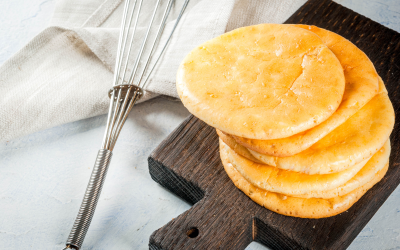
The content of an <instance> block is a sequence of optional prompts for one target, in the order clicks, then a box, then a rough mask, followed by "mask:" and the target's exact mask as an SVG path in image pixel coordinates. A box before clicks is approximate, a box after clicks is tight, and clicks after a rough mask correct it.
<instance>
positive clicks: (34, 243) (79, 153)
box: [0, 0, 400, 250]
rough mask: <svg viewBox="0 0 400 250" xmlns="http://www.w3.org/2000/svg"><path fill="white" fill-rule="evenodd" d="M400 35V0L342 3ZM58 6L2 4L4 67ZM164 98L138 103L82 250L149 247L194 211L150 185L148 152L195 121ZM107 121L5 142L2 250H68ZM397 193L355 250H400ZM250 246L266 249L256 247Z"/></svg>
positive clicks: (0, 179)
mask: <svg viewBox="0 0 400 250" xmlns="http://www.w3.org/2000/svg"><path fill="white" fill-rule="evenodd" d="M337 2H339V3H341V4H342V5H344V6H346V7H349V8H351V9H353V10H355V11H357V12H359V13H361V14H363V15H365V16H367V17H369V18H371V19H373V20H375V21H377V22H380V23H381V24H383V25H385V26H388V27H390V28H392V29H394V30H397V31H399V32H400V1H398V0H387V1H384V0H380V1H378V0H368V1H363V0H338V1H337ZM54 5H55V0H13V1H0V64H1V63H3V62H4V61H5V60H7V59H8V58H9V57H11V56H12V55H13V54H14V53H15V52H16V51H17V50H18V49H20V48H21V47H22V46H23V45H24V44H25V43H27V42H28V41H29V40H30V39H31V38H32V37H33V36H34V35H35V34H37V33H38V32H40V31H41V30H42V29H43V28H45V27H46V25H47V23H48V22H49V21H50V19H51V15H52V11H53V9H54ZM188 114H189V113H188V111H187V110H186V109H185V108H184V107H183V106H182V104H181V103H179V102H172V101H168V100H165V99H163V98H157V99H154V100H152V101H149V102H146V103H143V104H140V105H137V106H136V107H135V108H134V110H133V111H132V113H131V114H130V116H129V118H128V121H127V123H126V125H125V127H124V129H123V132H122V134H121V136H120V138H119V139H118V143H117V146H116V148H115V153H114V156H113V160H112V163H111V166H110V170H109V173H108V176H107V181H106V183H105V186H104V189H103V193H102V196H101V198H100V202H99V205H98V208H97V211H96V214H95V216H94V219H93V223H92V225H91V227H90V231H89V233H88V235H87V237H86V240H85V243H84V246H83V249H118V250H119V249H121V250H123V249H147V248H148V247H147V244H148V239H149V236H150V234H151V233H152V232H153V231H154V230H156V229H157V228H159V227H161V226H162V225H164V224H165V223H167V222H168V221H169V220H171V219H172V218H174V217H176V216H178V215H179V214H180V213H182V212H184V211H185V210H187V209H189V208H190V205H189V204H187V203H185V202H184V201H182V200H181V199H180V198H178V197H176V196H175V195H173V194H171V193H170V192H169V191H167V190H165V189H163V188H161V187H160V186H159V185H158V184H156V183H155V182H154V181H152V180H151V178H150V176H149V173H148V168H147V160H146V159H147V156H148V155H149V154H150V152H151V151H152V150H153V149H154V148H155V147H156V146H157V145H158V144H159V143H160V142H161V141H162V140H163V139H164V138H165V137H166V136H167V135H168V134H169V133H170V132H171V131H172V130H173V129H174V128H175V127H176V126H177V125H178V124H179V123H180V122H181V121H182V120H183V119H184V118H185V117H186V116H187V115H188ZM105 120H106V116H99V117H94V118H90V119H86V120H82V121H78V122H74V123H69V124H65V125H63V126H59V127H55V128H52V129H48V130H45V131H41V132H37V133H35V134H32V135H29V136H26V137H23V138H19V139H15V140H13V141H9V142H7V143H3V144H0V249H38V248H39V249H61V248H62V247H63V246H64V243H65V240H66V238H67V236H68V234H69V231H70V229H71V226H72V223H73V221H74V219H75V216H76V213H77V211H78V208H79V206H80V202H81V199H82V196H83V193H84V190H85V188H86V184H87V181H88V179H89V176H90V173H91V168H92V165H93V163H94V159H95V157H96V154H97V150H98V149H99V146H100V143H101V139H102V136H103V132H104V128H105V126H104V124H105ZM399 225H400V189H399V188H398V189H397V190H396V191H395V192H394V193H393V194H392V195H391V196H390V198H389V199H388V200H387V201H386V203H385V204H384V205H383V206H382V207H381V209H380V210H379V211H378V212H377V214H376V215H375V216H374V217H373V219H372V220H371V221H370V222H369V223H368V224H367V226H366V227H365V228H364V229H363V231H362V232H361V233H360V234H359V235H358V237H357V238H356V239H355V241H354V242H353V243H352V245H351V246H350V248H349V249H352V250H356V249H366V250H368V249H387V250H389V249H400V226H399ZM247 249H265V247H263V246H261V245H259V244H257V243H252V244H251V245H250V246H249V247H248V248H247Z"/></svg>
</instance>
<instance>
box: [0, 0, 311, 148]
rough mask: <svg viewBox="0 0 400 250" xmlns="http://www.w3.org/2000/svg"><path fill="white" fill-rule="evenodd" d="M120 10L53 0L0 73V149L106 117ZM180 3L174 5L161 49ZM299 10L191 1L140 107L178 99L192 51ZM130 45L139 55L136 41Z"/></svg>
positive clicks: (106, 1) (268, 3)
mask: <svg viewBox="0 0 400 250" xmlns="http://www.w3.org/2000/svg"><path fill="white" fill-rule="evenodd" d="M122 2H123V1H122V0H58V2H57V4H56V9H55V12H54V16H53V19H52V23H51V26H50V27H49V28H47V29H45V30H44V31H42V32H41V33H40V34H38V35H37V36H36V37H35V38H34V39H32V40H31V41H30V42H29V43H28V44H27V45H26V46H25V47H24V48H22V49H21V50H20V51H19V52H18V53H16V54H15V55H14V56H13V57H12V58H10V59H9V60H8V61H6V62H5V63H4V64H3V65H2V66H1V67H0V106H1V109H0V141H7V140H10V139H13V138H15V137H19V136H23V135H26V134H29V133H32V132H35V131H38V130H41V129H45V128H49V127H53V126H57V125H60V124H63V123H67V122H72V121H76V120H79V119H84V118H88V117H92V116H97V115H101V114H105V113H106V112H107V108H108V103H109V100H108V97H107V92H108V90H109V89H110V88H111V86H112V77H113V69H114V63H115V57H116V51H117V43H118V35H119V27H120V23H121V17H122V11H123V4H121V3H122ZM163 2H166V1H163ZM183 2H184V0H176V2H175V5H174V7H173V9H172V11H171V15H170V19H169V20H168V23H167V25H166V28H165V31H164V34H163V36H162V37H161V41H160V43H159V44H160V45H162V44H163V42H164V41H165V40H166V36H167V34H168V33H169V31H170V30H171V29H172V27H173V25H174V19H175V18H176V16H177V15H178V13H179V10H180V8H181V6H182V4H183ZM304 3H305V0H286V1H282V0H263V1H258V0H218V1H215V0H191V1H190V4H189V6H188V8H187V9H186V11H185V14H184V16H183V17H182V19H181V21H180V23H179V25H178V27H177V29H176V31H175V33H174V36H173V38H172V40H171V41H170V43H169V46H168V48H167V49H166V51H165V52H164V55H163V57H162V59H161V60H160V62H159V64H158V65H157V67H156V69H155V70H154V72H153V73H152V75H151V77H150V79H149V82H148V84H147V86H146V89H145V90H146V93H145V95H144V97H143V98H142V99H141V101H145V100H148V99H150V98H152V97H155V96H157V95H160V94H161V95H168V96H172V97H178V95H177V93H176V89H175V73H176V71H177V69H178V66H179V63H180V62H181V60H182V59H183V58H184V57H185V55H186V54H187V53H188V52H189V51H190V50H192V49H193V48H194V47H196V46H197V45H199V44H201V43H203V42H205V41H207V40H209V39H211V38H213V37H215V36H218V35H220V34H223V33H224V32H226V31H230V30H232V29H235V28H238V27H241V26H247V25H252V24H258V23H282V22H284V21H285V20H286V19H287V18H288V17H290V15H292V14H293V13H294V12H295V11H296V10H297V9H298V8H299V7H300V6H301V5H302V4H304ZM163 4H165V3H163ZM153 8H154V1H144V3H143V7H142V11H143V13H145V14H146V16H149V15H150V13H151V10H152V9H153ZM146 19H148V18H143V19H142V20H141V21H140V22H139V23H138V34H139V35H140V34H143V32H144V31H145V28H146V27H147V25H146ZM133 44H134V46H133V47H134V48H137V47H138V44H139V42H138V40H135V41H134V43H133ZM160 48H161V46H159V48H158V51H156V54H158V52H159V50H160Z"/></svg>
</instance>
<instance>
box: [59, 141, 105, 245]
mask: <svg viewBox="0 0 400 250" xmlns="http://www.w3.org/2000/svg"><path fill="white" fill-rule="evenodd" d="M111 156H112V152H111V151H110V150H108V149H100V150H99V152H98V154H97V158H96V162H95V164H94V168H93V171H92V175H91V176H90V180H89V184H88V186H87V188H86V193H85V196H84V197H83V201H82V204H81V207H80V209H79V213H78V216H77V217H76V219H75V222H74V225H73V227H72V230H71V232H70V234H69V237H68V240H67V247H66V248H65V249H80V248H81V246H82V243H83V240H84V239H85V236H86V233H87V231H88V229H89V226H90V222H91V221H92V217H93V214H94V211H95V209H96V205H97V201H98V200H99V197H100V193H101V189H102V188H103V183H104V180H105V179H106V174H107V170H108V166H109V165H110V161H111Z"/></svg>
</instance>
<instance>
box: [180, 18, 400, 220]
mask: <svg viewBox="0 0 400 250" xmlns="http://www.w3.org/2000/svg"><path fill="white" fill-rule="evenodd" d="M177 89H178V94H179V96H180V98H181V100H182V102H183V104H184V105H185V106H186V107H187V108H188V110H189V111H190V112H191V113H193V114H194V115H195V116H197V117H198V118H200V119H201V120H203V121H205V122H206V123H207V124H209V125H211V126H213V127H215V128H216V129H217V133H218V135H219V138H220V141H219V142H220V155H221V160H222V163H223V165H224V168H225V171H226V172H227V174H228V176H229V177H230V178H231V180H232V181H233V183H234V184H235V185H236V186H237V187H238V188H239V189H240V190H242V191H243V192H244V193H245V194H246V195H247V196H249V197H250V198H251V199H252V200H253V201H255V202H257V203H258V204H260V205H262V206H264V207H266V208H268V209H270V210H272V211H274V212H277V213H280V214H283V215H288V216H295V217H303V218H323V217H329V216H333V215H336V214H339V213H341V212H344V211H346V210H347V209H349V208H350V207H351V206H352V205H353V204H354V203H355V202H357V201H358V200H359V199H360V198H361V196H362V195H364V194H365V193H366V192H367V191H368V190H369V189H370V188H371V187H372V186H374V185H375V184H376V183H377V182H379V181H380V180H381V179H382V178H383V176H384V175H385V173H386V172H387V169H388V163H389V155H390V142H389V135H390V133H391V131H392V129H393V125H394V110H393V107H392V104H391V102H390V100H389V98H388V95H387V92H386V89H385V85H384V83H383V82H382V80H381V79H380V78H379V76H378V74H377V73H376V71H375V68H374V66H373V64H372V63H371V61H370V60H369V59H368V57H367V56H366V55H365V54H364V53H363V52H362V51H361V50H359V49H358V48H357V47H356V46H355V45H354V44H352V43H351V42H349V41H348V40H346V39H345V38H343V37H341V36H339V35H337V34H335V33H333V32H330V31H327V30H324V29H321V28H318V27H314V26H307V25H283V24H260V25H256V26H249V27H244V28H240V29H236V30H233V31H231V32H228V33H226V34H223V35H221V36H219V37H216V38H214V39H212V40H210V41H208V42H206V43H204V44H202V45H200V46H199V47H197V48H195V49H194V50H193V51H191V52H190V53H189V54H188V55H187V56H186V58H185V59H184V60H183V62H182V64H181V66H180V68H179V71H178V75H177Z"/></svg>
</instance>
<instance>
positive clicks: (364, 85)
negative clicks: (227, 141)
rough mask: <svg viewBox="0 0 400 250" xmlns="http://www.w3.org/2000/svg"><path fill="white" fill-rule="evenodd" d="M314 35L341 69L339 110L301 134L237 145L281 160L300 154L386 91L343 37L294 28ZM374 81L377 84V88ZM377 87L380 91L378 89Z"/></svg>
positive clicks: (361, 54) (365, 60)
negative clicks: (328, 50)
mask: <svg viewBox="0 0 400 250" xmlns="http://www.w3.org/2000/svg"><path fill="white" fill-rule="evenodd" d="M295 26H297V27H301V28H304V29H307V30H310V31H312V32H314V33H315V34H317V35H318V36H319V37H320V38H321V40H322V41H323V43H324V44H325V45H326V46H328V48H329V49H330V50H331V51H332V52H333V53H334V54H335V56H336V57H337V58H338V60H339V62H340V64H341V65H342V67H343V70H344V77H345V81H346V87H345V91H344V94H343V99H342V102H341V103H340V106H339V108H338V109H337V110H336V111H335V113H333V114H332V116H330V117H329V118H328V119H327V120H326V121H324V122H322V123H321V124H319V125H317V126H315V127H313V128H311V129H309V130H306V131H304V132H302V133H299V134H295V135H292V136H290V137H287V138H282V139H273V140H257V139H247V138H244V137H240V136H235V140H236V141H237V142H239V143H240V144H241V145H243V146H245V147H247V148H250V149H251V150H254V151H256V152H259V153H261V154H266V155H272V156H278V157H285V156H291V155H295V154H298V153H300V152H301V151H304V150H305V149H307V148H309V147H311V146H312V145H313V144H314V143H316V142H317V141H318V140H320V139H321V138H323V137H324V136H326V135H327V134H328V133H329V132H331V131H332V130H334V129H335V128H337V127H338V126H340V125H341V124H343V123H344V122H345V121H346V120H347V119H348V118H349V117H351V116H352V115H353V114H355V113H356V112H357V111H358V110H360V109H361V108H362V107H363V106H364V105H365V104H366V103H367V102H368V101H370V100H371V99H372V98H373V97H374V96H375V95H376V94H377V93H378V91H382V92H384V91H386V89H385V86H384V84H383V82H382V79H380V78H379V76H378V74H377V73H376V70H375V67H374V65H373V64H372V62H371V61H370V59H369V58H368V56H367V55H365V53H364V52H362V51H361V50H360V49H358V48H357V46H355V45H354V44H353V43H351V42H350V41H349V40H347V39H345V38H344V37H342V36H340V35H338V34H335V33H333V32H331V31H328V30H325V29H321V28H318V27H315V26H308V25H295ZM378 78H379V81H380V84H379V86H380V87H379V86H378ZM379 88H380V90H379Z"/></svg>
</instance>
